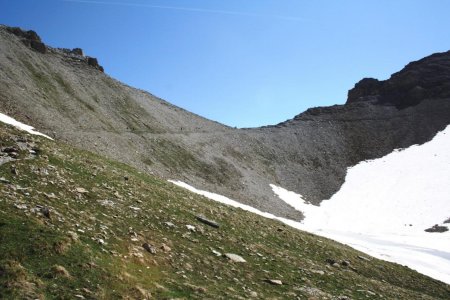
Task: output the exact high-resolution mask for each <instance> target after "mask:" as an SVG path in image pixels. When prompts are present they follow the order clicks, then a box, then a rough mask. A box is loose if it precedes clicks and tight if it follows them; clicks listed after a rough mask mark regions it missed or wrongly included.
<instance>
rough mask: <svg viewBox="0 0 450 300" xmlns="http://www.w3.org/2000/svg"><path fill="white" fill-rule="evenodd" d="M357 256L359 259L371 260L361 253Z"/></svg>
mask: <svg viewBox="0 0 450 300" xmlns="http://www.w3.org/2000/svg"><path fill="white" fill-rule="evenodd" d="M358 258H359V259H361V260H365V261H372V260H371V259H370V258H367V257H365V256H362V255H358Z"/></svg>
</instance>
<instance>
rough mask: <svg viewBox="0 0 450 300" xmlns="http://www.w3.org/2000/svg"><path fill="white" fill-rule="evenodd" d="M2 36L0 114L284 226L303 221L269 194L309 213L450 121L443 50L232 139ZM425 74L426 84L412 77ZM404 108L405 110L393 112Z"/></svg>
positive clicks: (227, 132)
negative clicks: (280, 193) (351, 172)
mask: <svg viewBox="0 0 450 300" xmlns="http://www.w3.org/2000/svg"><path fill="white" fill-rule="evenodd" d="M5 28H6V27H2V28H1V29H0V37H1V40H2V43H1V44H0V47H1V49H0V50H1V51H0V65H1V66H2V69H3V70H5V72H2V73H1V74H0V84H1V85H2V89H1V90H0V99H1V101H2V107H3V109H4V110H5V112H6V113H7V114H12V115H13V116H15V117H17V118H18V119H19V120H21V121H24V122H25V123H31V124H32V125H33V126H34V127H36V128H38V129H39V130H40V131H43V132H45V133H46V134H49V135H51V136H53V137H55V138H56V139H61V140H63V141H67V142H69V143H71V144H73V145H76V146H79V147H82V148H86V149H89V150H90V151H93V152H96V153H101V154H105V155H107V156H108V157H110V158H114V159H118V160H120V161H122V162H125V163H127V164H130V165H133V166H134V167H137V168H138V169H140V170H141V171H145V172H148V173H151V174H156V175H158V176H161V177H162V178H166V179H174V180H182V181H184V182H187V183H189V184H191V185H193V186H196V187H198V188H201V189H203V190H209V191H213V192H216V193H218V194H223V195H226V196H229V197H231V198H233V199H236V200H239V201H241V202H243V203H245V204H248V205H251V206H254V207H257V208H258V209H260V210H262V211H268V212H271V213H274V214H276V215H279V216H283V217H288V218H292V219H297V220H298V219H300V218H301V217H302V216H301V214H300V213H299V212H298V211H295V210H294V209H293V208H292V207H290V206H289V205H287V204H285V203H282V202H280V201H279V199H277V197H276V196H275V195H274V194H273V192H272V191H271V189H270V186H269V184H272V183H273V184H277V185H279V186H283V187H284V188H286V189H289V190H292V191H295V192H297V193H299V194H301V195H302V196H303V197H304V198H305V199H307V200H308V201H310V202H311V203H314V204H319V203H320V202H321V201H322V200H324V199H328V198H329V197H331V195H333V194H334V193H335V192H336V191H337V190H338V189H339V188H340V186H341V185H342V183H343V182H344V178H345V174H346V170H347V168H348V167H350V166H352V165H355V164H356V163H358V162H360V161H363V160H366V159H373V158H377V157H381V156H383V155H385V154H388V153H390V152H391V151H392V150H394V149H396V148H405V147H408V146H410V145H413V144H421V143H424V142H427V141H429V140H431V138H432V137H433V136H434V135H435V134H436V132H438V131H440V130H442V129H444V128H445V126H446V125H447V124H449V123H450V104H449V103H450V101H449V97H448V96H449V94H448V93H449V92H448V91H450V88H449V87H448V86H447V84H446V82H447V81H445V80H446V78H447V76H448V74H450V67H449V65H448V61H450V54H449V52H445V53H441V54H435V55H431V56H430V57H428V58H424V59H422V60H420V61H418V62H416V63H412V64H409V65H408V66H407V67H405V69H404V70H406V71H405V72H404V73H402V71H400V72H397V73H395V74H393V75H392V76H391V78H392V80H393V81H390V80H391V79H388V80H386V81H383V82H384V83H383V84H381V85H383V86H386V87H385V88H383V89H381V91H379V90H377V88H378V89H379V88H380V87H379V86H380V81H374V80H362V81H360V82H359V83H357V84H356V85H355V87H354V88H353V89H352V90H350V91H349V98H348V101H347V103H346V104H344V105H335V106H331V107H320V108H311V109H308V110H307V111H305V112H303V113H301V114H299V115H297V116H295V117H294V118H293V119H291V120H287V121H285V122H282V123H279V124H277V125H272V126H265V127H260V128H247V129H234V128H231V127H228V126H225V125H222V124H220V123H217V122H214V121H211V120H207V119H205V118H202V117H200V116H197V115H195V114H192V113H190V112H187V111H186V110H183V109H181V108H178V107H176V106H174V105H171V104H169V103H168V102H166V101H164V100H161V99H159V98H157V97H154V96H153V95H151V94H150V93H148V92H144V91H142V90H138V89H134V88H132V87H129V86H127V85H124V84H122V83H120V82H118V81H116V80H114V79H112V78H111V77H109V76H107V75H106V74H104V73H102V72H101V71H100V70H99V69H97V68H93V67H92V66H90V65H89V64H85V63H83V64H79V63H76V62H74V61H73V60H71V59H67V56H68V55H69V54H67V53H66V52H67V51H66V52H57V53H53V52H52V51H48V52H46V53H45V54H44V53H41V52H38V51H36V50H33V49H31V48H30V47H28V45H27V44H26V43H25V44H24V43H23V42H21V40H20V37H18V36H16V35H12V34H11V33H10V32H8V30H6V29H5ZM70 55H71V54H70ZM442 62H444V63H442ZM436 64H438V65H439V66H441V67H436V66H434V65H436ZM429 70H434V71H433V74H434V77H433V80H434V81H433V80H431V81H430V80H425V81H424V80H423V78H422V76H421V74H422V72H425V73H426V72H429ZM405 74H406V75H405ZM442 80H444V82H443V84H441V85H436V82H441V81H442ZM430 83H431V85H427V84H430ZM416 86H420V87H421V88H422V89H423V90H421V89H420V88H419V89H417V88H415V87H416ZM377 93H378V94H380V95H381V96H380V95H378V94H377ZM395 95H400V96H398V103H397V102H396V101H393V100H392V99H394V98H395V97H397V96H395ZM411 95H412V96H411ZM386 99H388V100H389V101H390V102H389V101H388V100H386ZM396 99H397V98H395V99H394V100H396ZM405 99H406V100H405ZM418 99H419V100H420V101H418ZM405 101H407V103H410V104H413V105H406V106H404V107H403V106H401V105H400V106H398V104H402V103H405ZM408 101H409V102H408ZM417 101H418V102H417ZM416 102H417V103H416Z"/></svg>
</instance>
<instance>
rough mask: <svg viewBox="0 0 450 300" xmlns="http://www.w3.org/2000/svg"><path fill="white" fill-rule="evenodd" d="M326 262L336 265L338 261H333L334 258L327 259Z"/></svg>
mask: <svg viewBox="0 0 450 300" xmlns="http://www.w3.org/2000/svg"><path fill="white" fill-rule="evenodd" d="M326 262H327V263H328V264H330V265H334V264H335V263H336V261H335V260H334V259H332V258H327V259H326Z"/></svg>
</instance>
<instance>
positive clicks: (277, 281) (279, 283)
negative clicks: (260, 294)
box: [264, 279, 283, 285]
mask: <svg viewBox="0 0 450 300" xmlns="http://www.w3.org/2000/svg"><path fill="white" fill-rule="evenodd" d="M264 281H265V282H267V283H270V284H272V285H283V282H282V281H281V280H279V279H266V280H264Z"/></svg>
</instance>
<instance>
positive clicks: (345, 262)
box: [341, 260, 350, 267]
mask: <svg viewBox="0 0 450 300" xmlns="http://www.w3.org/2000/svg"><path fill="white" fill-rule="evenodd" d="M341 265H343V266H344V267H348V266H350V262H349V261H348V260H343V261H341Z"/></svg>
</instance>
